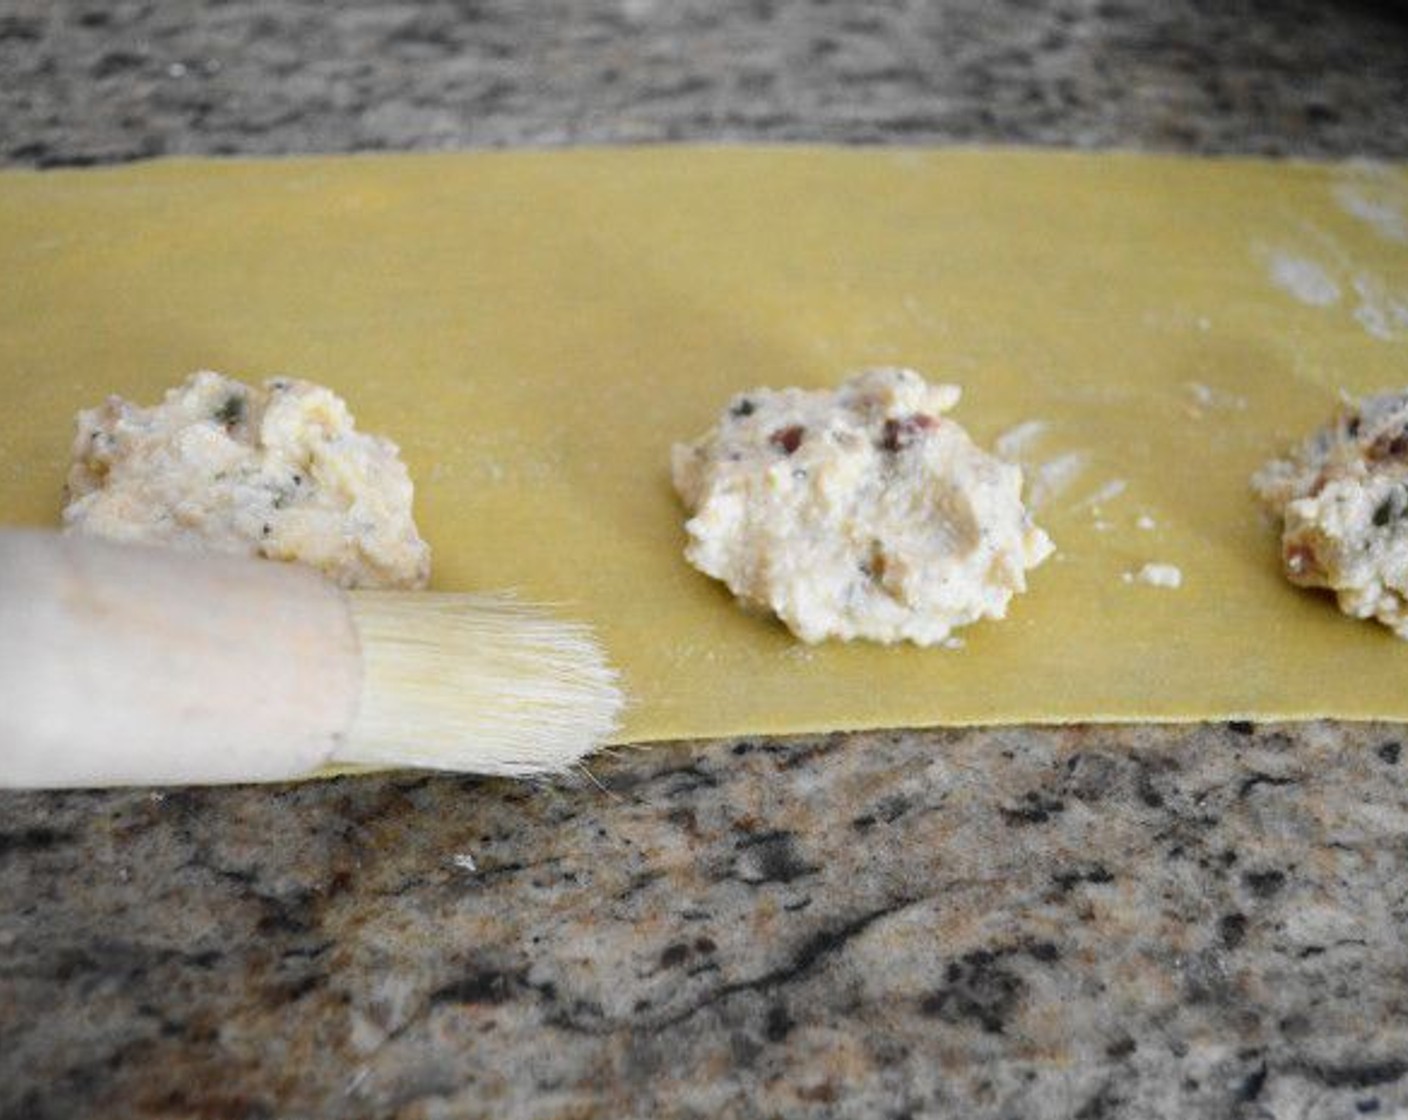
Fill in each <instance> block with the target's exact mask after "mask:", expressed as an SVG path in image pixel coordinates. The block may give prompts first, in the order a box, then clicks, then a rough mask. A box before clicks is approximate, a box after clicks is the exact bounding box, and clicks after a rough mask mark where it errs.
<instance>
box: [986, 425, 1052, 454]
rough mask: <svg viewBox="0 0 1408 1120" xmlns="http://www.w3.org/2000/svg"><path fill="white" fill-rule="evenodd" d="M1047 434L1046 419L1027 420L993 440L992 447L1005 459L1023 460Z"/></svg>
mask: <svg viewBox="0 0 1408 1120" xmlns="http://www.w3.org/2000/svg"><path fill="white" fill-rule="evenodd" d="M1045 434H1046V421H1045V420H1025V421H1023V422H1022V423H1020V424H1018V425H1016V426H1015V427H1012V428H1008V429H1007V431H1005V432H1003V433H1002V434H1001V435H1000V436H998V437H997V439H995V440H993V444H992V449H993V450H994V451H995V452H997V454H998V456H999V457H1001V458H1003V459H1007V460H1009V461H1011V462H1014V463H1015V462H1021V461H1023V460H1024V459H1025V458H1026V457H1027V455H1028V453H1030V452H1031V450H1032V448H1033V447H1034V446H1035V445H1036V444H1037V442H1038V441H1039V440H1040V439H1041V437H1042V436H1044V435H1045Z"/></svg>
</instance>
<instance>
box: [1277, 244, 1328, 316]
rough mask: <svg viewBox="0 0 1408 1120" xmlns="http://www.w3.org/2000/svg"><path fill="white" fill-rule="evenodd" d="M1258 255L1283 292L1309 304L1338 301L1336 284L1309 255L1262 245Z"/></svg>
mask: <svg viewBox="0 0 1408 1120" xmlns="http://www.w3.org/2000/svg"><path fill="white" fill-rule="evenodd" d="M1261 255H1262V258H1263V260H1264V261H1265V263H1266V271H1267V275H1268V277H1269V278H1270V280H1271V282H1272V283H1273V284H1275V285H1276V286H1277V287H1278V288H1280V289H1281V290H1282V291H1283V292H1285V293H1286V294H1288V295H1290V296H1292V297H1294V298H1295V299H1297V300H1299V301H1300V302H1301V303H1304V304H1307V305H1308V306H1310V307H1329V306H1331V305H1332V304H1335V303H1338V302H1339V298H1340V286H1339V285H1338V284H1336V283H1335V281H1334V278H1333V277H1332V276H1331V275H1330V274H1329V272H1327V271H1326V270H1325V268H1324V267H1323V266H1322V265H1320V264H1318V263H1317V262H1315V261H1313V260H1311V259H1310V258H1309V257H1301V256H1296V255H1295V254H1293V253H1289V252H1287V251H1285V250H1284V249H1272V248H1263V249H1262V251H1261Z"/></svg>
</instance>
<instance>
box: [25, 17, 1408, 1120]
mask: <svg viewBox="0 0 1408 1120" xmlns="http://www.w3.org/2000/svg"><path fill="white" fill-rule="evenodd" d="M332 9H333V6H332V5H326V4H317V3H313V2H311V0H302V2H296V3H294V2H290V3H255V2H249V0H243V2H241V0H235V2H230V3H222V4H218V5H217V4H214V3H212V4H209V5H206V6H204V7H202V6H199V5H195V4H186V3H181V4H175V3H172V4H155V3H135V2H131V0H125V2H124V0H119V2H113V3H103V2H100V0H91V2H86V3H55V2H49V0H0V159H3V161H5V162H8V163H10V164H13V165H26V164H29V165H35V164H39V165H46V164H64V163H90V162H104V161H111V160H120V159H129V158H135V157H140V156H145V155H153V154H159V153H170V152H192V153H215V154H219V153H236V152H284V151H300V150H318V151H344V150H354V149H363V148H410V147H421V148H424V147H451V146H461V145H465V146H484V145H494V144H510V143H513V144H517V143H531V144H557V143H562V142H579V141H657V140H672V139H720V138H734V139H761V140H767V139H814V140H845V141H860V142H904V143H917V142H948V141H998V142H1013V141H1023V142H1042V143H1053V144H1063V145H1082V146H1123V147H1152V148H1160V149H1169V150H1181V151H1200V152H1227V151H1241V152H1264V153H1279V154H1296V155H1310V156H1349V155H1371V156H1396V157H1403V156H1404V155H1405V154H1408V112H1405V111H1404V108H1403V107H1404V105H1405V104H1408V15H1405V13H1404V9H1403V8H1402V7H1401V6H1396V5H1393V4H1384V5H1374V4H1369V3H1341V4H1329V3H1325V4H1312V3H1305V2H1290V0H1286V2H1277V3H1272V2H1270V0H1265V2H1254V0H1227V2H1224V3H1220V4H1212V3H1198V2H1193V0H1178V2H1168V3H1153V2H1149V3H1133V2H1117V0H1101V2H1092V0H1081V2H1077V0H1057V2H1054V3H1050V4H1044V5H1042V4H1032V3H1019V2H1015V0H1006V2H1001V3H987V2H983V0H962V2H951V3H930V4H924V3H913V2H906V3H877V4H865V5H859V4H856V5H848V4H844V3H840V2H839V0H836V2H832V3H825V2H822V0H813V2H811V3H798V4H780V3H778V4H774V3H768V2H766V0H759V2H754V3H747V4H745V3H731V4H712V3H707V4H706V3H667V2H664V0H658V2H651V0H624V2H622V3H618V4H606V3H600V2H590V3H589V2H587V0H580V2H575V0H555V2H542V3H527V4H521V3H502V4H487V3H486V4H480V3H473V2H464V3H426V4H415V5H412V4H391V3H371V2H360V3H346V4H341V5H337V6H336V10H335V11H334V10H332ZM1229 671H1235V667H1229ZM1327 671H1333V667H1330V668H1329V669H1327ZM1405 736H1408V730H1405V729H1404V728H1400V727H1352V728H1345V727H1336V726H1325V725H1305V726H1295V727H1250V726H1246V725H1231V726H1221V725H1219V726H1209V727H1194V728H1163V729H1156V728H1127V727H1113V728H1070V729H1063V730H1046V729H1033V728H1024V729H1005V730H996V731H972V732H963V733H957V732H925V733H896V734H876V735H857V736H832V737H807V738H800V739H796V740H788V741H740V742H721V743H710V744H681V745H675V746H669V747H656V748H650V749H644V750H640V751H629V752H624V753H623V754H621V755H620V756H619V757H616V758H612V759H607V760H603V761H601V762H599V763H597V764H595V765H594V766H593V767H592V774H593V775H594V777H595V782H586V781H582V782H578V783H576V784H571V785H558V786H547V787H539V786H528V785H512V784H506V783H481V782H475V781H470V780H464V779H455V778H430V777H417V776H390V777H373V778H361V779H342V780H338V781H335V782H328V783H322V784H317V785H307V786H301V787H294V788H286V789H233V790H204V791H170V792H166V793H164V794H155V793H149V792H147V791H131V792H118V793H106V794H89V793H82V794H75V793H69V794H8V795H4V796H0V1117H4V1118H6V1120H8V1118H11V1117H15V1118H19V1117H25V1118H28V1117H35V1118H43V1117H56V1118H58V1117H62V1118H65V1120H67V1118H71V1117H82V1116H102V1117H123V1116H142V1117H173V1118H175V1117H182V1118H185V1117H199V1118H219V1120H227V1118H245V1117H249V1118H266V1117H267V1118H285V1117H288V1118H295V1117H310V1118H312V1117H338V1118H343V1117H346V1118H353V1120H356V1118H361V1117H400V1118H406V1120H410V1118H420V1117H424V1118H430V1117H480V1116H485V1117H488V1116H492V1117H508V1118H514V1120H517V1118H525V1117H563V1118H566V1117H589V1116H606V1117H713V1116H723V1117H754V1116H757V1117H765V1116H792V1115H800V1116H814V1117H872V1116H883V1117H923V1116H956V1117H976V1118H983V1117H992V1118H994V1120H996V1118H1004V1120H1005V1118H1012V1120H1023V1118H1028V1117H1030V1118H1044V1117H1082V1118H1085V1120H1096V1118H1101V1117H1107V1118H1110V1117H1135V1118H1143V1117H1151V1118H1153V1117H1185V1116H1213V1117H1228V1118H1253V1117H1257V1118H1266V1117H1274V1118H1281V1117H1296V1118H1309V1120H1321V1118H1327V1120H1328V1118H1332V1117H1334V1118H1337V1117H1353V1116H1363V1115H1371V1116H1372V1115H1383V1116H1389V1115H1402V1114H1404V1113H1405V1111H1408V790H1406V789H1405V781H1404V770H1405V768H1408V757H1405V755H1404V751H1403V746H1402V743H1403V740H1404V738H1405Z"/></svg>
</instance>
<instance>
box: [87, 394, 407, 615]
mask: <svg viewBox="0 0 1408 1120" xmlns="http://www.w3.org/2000/svg"><path fill="white" fill-rule="evenodd" d="M413 495H414V489H413V487H412V485H411V479H410V475H409V474H408V473H407V471H406V467H405V465H404V464H403V463H402V462H401V458H400V452H399V450H398V449H397V447H396V445H395V444H394V443H392V442H391V441H390V440H387V439H383V438H381V437H379V436H372V435H366V434H364V433H361V432H358V431H357V430H356V427H355V425H354V423H353V419H352V414H351V413H350V412H349V411H348V408H347V405H346V404H345V403H344V402H343V400H342V399H341V398H340V397H339V396H337V394H336V393H334V392H332V391H331V390H330V389H326V388H323V387H322V386H320V385H315V384H313V383H312V382H310V381H300V380H296V379H292V378H276V379H274V380H271V381H266V382H265V383H264V384H263V385H262V386H260V387H254V386H250V385H246V384H244V383H242V382H240V381H236V380H234V379H232V378H229V377H224V376H222V375H221V374H218V373H212V372H210V371H208V370H207V371H202V372H200V373H196V374H193V375H192V376H191V377H190V378H189V379H187V381H186V382H185V384H183V385H180V386H178V387H177V388H175V389H172V390H171V391H170V392H168V393H167V394H166V397H165V399H164V400H163V401H162V402H161V403H160V404H158V405H155V406H153V407H150V408H143V407H141V406H139V405H135V404H132V403H130V402H128V401H125V400H123V399H122V398H121V397H109V398H108V400H107V401H106V403H104V404H102V405H101V406H99V407H98V408H94V409H88V410H86V411H83V412H80V413H79V414H78V418H77V434H76V436H75V439H74V444H73V462H72V466H71V467H70V469H69V474H68V485H67V497H68V500H67V504H66V506H65V508H64V512H63V519H64V525H65V528H66V529H67V530H68V531H70V532H75V533H89V534H92V535H95V536H100V537H107V538H109V539H112V540H118V541H130V542H136V543H145V544H156V545H168V546H172V547H177V548H186V549H193V550H199V549H211V550H216V551H220V552H231V553H245V554H249V555H254V556H265V557H268V558H270V559H274V560H291V561H296V562H299V563H302V564H306V565H308V566H310V567H313V568H316V569H318V570H319V571H321V572H322V573H323V574H324V575H326V576H328V577H329V578H330V579H332V580H334V581H335V582H337V583H338V584H340V585H341V586H343V587H349V588H351V587H362V588H420V587H424V586H425V585H426V582H427V581H428V580H429V578H430V548H429V546H428V545H427V544H426V543H425V541H423V540H422V539H421V537H420V534H419V532H418V531H417V530H416V525H415V520H414V518H413V517H412V512H411V504H412V498H413Z"/></svg>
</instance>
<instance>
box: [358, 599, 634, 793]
mask: <svg viewBox="0 0 1408 1120" xmlns="http://www.w3.org/2000/svg"><path fill="white" fill-rule="evenodd" d="M349 598H350V599H351V602H352V617H353V619H354V621H355V622H356V625H357V631H358V634H359V637H360V639H361V643H362V664H363V674H364V678H363V684H362V699H361V705H360V708H359V710H358V713H357V718H356V720H355V721H354V722H353V724H352V729H351V731H350V732H349V734H348V735H347V738H346V740H345V741H344V742H343V743H342V745H341V746H339V748H338V750H337V753H336V755H335V760H336V761H338V762H349V763H364V764H371V765H377V766H398V767H399V766H420V767H429V768H432V769H436V770H458V771H465V772H470V773H477V774H504V775H514V776H523V775H530V774H552V773H558V772H560V771H563V770H566V769H567V768H568V767H569V766H571V765H572V764H573V763H574V762H576V761H577V760H579V759H580V758H582V756H584V755H586V754H588V753H590V752H591V751H593V750H595V749H596V748H597V747H599V746H600V745H601V744H602V743H603V742H604V741H605V740H606V738H607V737H608V736H609V735H610V734H611V733H612V731H614V730H615V729H616V726H617V719H618V717H619V715H620V712H621V707H622V704H623V697H622V694H621V689H620V687H619V684H618V679H617V675H616V672H615V671H614V670H613V669H612V668H611V667H610V665H609V664H608V663H607V661H606V656H605V654H604V653H603V651H602V649H601V647H600V645H598V644H597V641H596V639H595V638H594V636H593V635H592V632H591V630H590V628H588V627H586V626H583V625H581V624H578V623H572V622H564V621H561V620H560V619H557V618H554V617H552V616H551V615H550V614H548V612H547V611H545V610H543V609H541V608H538V607H532V606H525V605H523V604H520V603H518V602H515V601H514V600H512V599H506V598H496V597H487V596H472V595H453V594H437V593H434V592H424V591H419V592H394V591H390V592H382V591H376V592H354V593H353V594H351V595H350V596H349Z"/></svg>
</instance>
